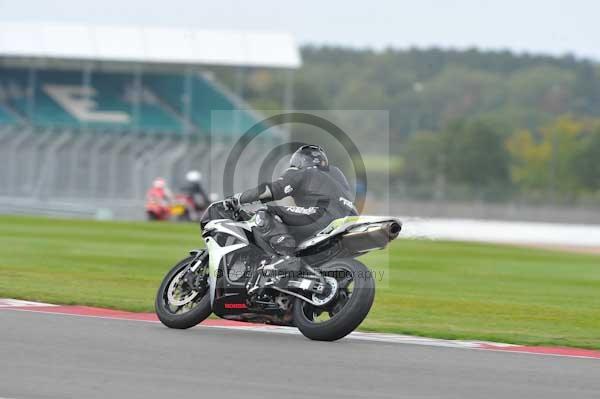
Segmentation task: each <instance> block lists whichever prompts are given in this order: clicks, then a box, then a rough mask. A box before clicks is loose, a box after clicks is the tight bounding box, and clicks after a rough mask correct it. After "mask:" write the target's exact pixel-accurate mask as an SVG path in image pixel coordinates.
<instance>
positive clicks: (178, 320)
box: [154, 256, 212, 329]
mask: <svg viewBox="0 0 600 399" xmlns="http://www.w3.org/2000/svg"><path fill="white" fill-rule="evenodd" d="M194 258H195V257H193V256H190V257H187V258H185V259H184V260H182V261H181V262H179V263H178V264H176V265H175V266H174V267H173V268H172V269H171V270H170V271H169V273H167V275H166V276H165V278H164V279H163V281H162V283H161V285H160V288H159V289H158V292H157V294H156V300H155V302H154V308H155V310H156V315H157V316H158V319H159V320H160V321H161V323H163V324H164V325H165V326H167V327H169V328H177V329H186V328H190V327H193V326H195V325H197V324H199V323H200V322H202V321H203V320H204V319H206V318H207V317H208V316H210V314H211V313H212V309H211V305H210V295H209V292H208V289H206V290H205V292H202V293H198V294H197V295H196V297H194V298H193V299H192V300H190V302H189V303H188V304H186V305H182V306H174V305H172V304H170V303H169V298H168V297H169V295H168V290H169V289H170V288H171V289H172V284H173V280H174V279H175V278H177V277H178V276H179V275H180V274H181V273H182V271H183V270H185V268H187V267H188V265H189V264H190V263H191V262H192V260H194ZM204 262H205V263H206V264H207V263H208V257H205V259H204ZM193 292H194V291H192V290H190V293H191V294H190V293H188V295H190V296H191V295H193ZM184 306H185V307H186V308H184Z"/></svg>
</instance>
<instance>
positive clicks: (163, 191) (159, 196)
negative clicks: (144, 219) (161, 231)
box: [146, 177, 173, 220]
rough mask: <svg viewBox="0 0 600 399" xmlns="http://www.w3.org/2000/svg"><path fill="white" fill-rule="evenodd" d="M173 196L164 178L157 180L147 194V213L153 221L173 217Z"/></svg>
mask: <svg viewBox="0 0 600 399" xmlns="http://www.w3.org/2000/svg"><path fill="white" fill-rule="evenodd" d="M172 201H173V194H172V193H171V190H169V188H168V187H167V183H166V181H165V179H163V178H160V177H158V178H156V179H154V181H153V182H152V187H151V188H150V189H149V190H148V192H147V193H146V212H147V214H148V217H149V218H150V219H152V220H166V219H168V218H169V217H170V215H171V208H170V205H171V202H172Z"/></svg>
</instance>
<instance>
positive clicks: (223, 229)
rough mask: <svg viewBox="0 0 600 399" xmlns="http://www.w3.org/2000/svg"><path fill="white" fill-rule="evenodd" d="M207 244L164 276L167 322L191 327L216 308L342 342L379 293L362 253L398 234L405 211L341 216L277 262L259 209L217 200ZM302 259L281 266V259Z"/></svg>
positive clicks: (208, 215)
mask: <svg viewBox="0 0 600 399" xmlns="http://www.w3.org/2000/svg"><path fill="white" fill-rule="evenodd" d="M200 225H201V228H202V237H203V239H204V242H205V243H206V249H195V250H193V251H190V255H189V256H188V257H186V258H185V259H183V260H182V261H180V262H179V263H177V264H176V265H175V266H174V267H173V268H172V269H171V270H170V271H169V272H168V273H167V275H166V276H165V277H164V279H163V281H162V283H161V285H160V287H159V289H158V293H157V295H156V301H155V309H156V313H157V315H158V318H159V319H160V321H161V322H162V323H163V324H164V325H166V326H167V327H170V328H177V329H185V328H190V327H193V326H195V325H197V324H198V323H200V322H202V321H203V320H204V319H206V318H207V317H208V316H209V315H210V314H211V313H214V314H216V315H217V316H219V317H221V318H223V319H228V320H238V321H246V322H258V323H267V324H274V325H281V326H295V327H297V328H298V329H299V330H300V331H301V332H302V334H303V335H304V336H306V337H307V338H310V339H313V340H320V341H335V340H337V339H340V338H343V337H345V336H346V335H348V334H349V333H351V332H352V331H354V330H355V329H356V328H357V327H358V326H359V325H360V323H362V321H363V320H364V319H365V317H366V316H367V314H368V313H369V310H370V309H371V306H372V304H373V299H374V296H375V281H374V279H373V272H371V271H370V270H369V269H368V268H367V267H366V266H365V265H364V264H363V263H361V262H359V261H358V260H356V257H358V256H360V255H362V254H365V253H367V252H369V251H371V250H374V249H383V248H385V246H386V245H387V244H388V243H389V242H390V241H391V240H393V239H395V238H396V237H398V234H399V233H400V230H401V228H402V223H401V222H400V220H399V219H397V218H391V217H374V216H350V217H345V218H341V219H336V220H334V221H333V222H331V224H330V225H329V226H327V227H326V228H325V229H323V230H321V231H319V232H318V233H316V234H315V235H314V236H312V237H309V238H308V239H307V240H305V241H303V242H301V243H300V244H299V245H298V246H297V247H296V248H295V254H294V257H283V258H282V259H280V260H278V261H276V262H275V264H271V263H270V262H272V259H271V257H270V256H269V255H268V254H267V253H265V251H263V250H262V249H261V248H260V246H259V245H258V244H257V242H256V239H255V235H254V233H253V228H254V227H255V226H256V225H257V216H256V213H255V212H252V211H250V210H248V209H245V208H244V207H243V206H242V207H237V208H235V209H231V208H230V207H228V205H227V203H226V202H225V201H219V202H214V203H212V204H211V205H210V206H209V207H208V209H207V210H206V212H205V213H204V215H203V216H202V220H201V223H200ZM294 260H300V262H299V265H300V267H299V270H296V272H294V273H288V272H285V273H281V272H280V271H279V270H278V269H277V268H276V266H277V263H280V262H284V261H291V262H293V261H294Z"/></svg>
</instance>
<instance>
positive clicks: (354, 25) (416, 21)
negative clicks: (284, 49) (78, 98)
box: [0, 0, 600, 60]
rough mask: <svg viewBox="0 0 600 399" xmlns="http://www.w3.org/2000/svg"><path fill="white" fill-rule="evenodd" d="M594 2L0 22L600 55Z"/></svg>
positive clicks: (505, 0)
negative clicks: (224, 31)
mask: <svg viewBox="0 0 600 399" xmlns="http://www.w3.org/2000/svg"><path fill="white" fill-rule="evenodd" d="M599 17H600V2H597V1H594V0H587V1H585V0H570V1H566V0H565V1H560V0H544V1H541V0H495V1H488V0H479V1H477V0H438V1H433V0H409V1H404V0H398V1H391V0H390V1H383V0H361V1H352V0H346V1H338V0H329V1H328V0H320V1H319V0H301V1H287V0H279V1H276V0H240V1H233V0H215V1H209V0H171V1H156V0H95V1H90V0H0V23H1V22H2V21H32V20H34V21H63V22H75V23H104V24H119V25H121V24H125V25H128V24H135V25H162V26H193V27H197V28H207V29H228V30H229V29H233V30H261V31H284V32H289V33H292V34H293V35H294V36H295V38H296V39H297V41H298V42H299V43H301V44H305V43H314V44H325V43H326V44H338V45H346V46H359V47H365V46H369V47H375V48H384V47H386V46H393V47H398V48H406V47H409V46H419V47H428V46H434V45H435V46H441V47H456V48H465V47H469V46H477V47H479V48H485V49H506V48H508V49H512V50H516V51H520V52H521V51H528V52H534V53H546V54H564V53H567V52H569V53H573V54H575V55H578V56H581V57H590V58H594V59H596V60H600V23H599V21H598V20H599Z"/></svg>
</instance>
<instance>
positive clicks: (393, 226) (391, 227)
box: [384, 222, 402, 241]
mask: <svg viewBox="0 0 600 399" xmlns="http://www.w3.org/2000/svg"><path fill="white" fill-rule="evenodd" d="M384 226H385V229H386V230H387V234H388V236H389V237H390V241H391V240H394V239H395V238H396V237H398V234H400V231H401V230H402V224H401V223H399V222H389V223H386V224H385V225H384Z"/></svg>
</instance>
